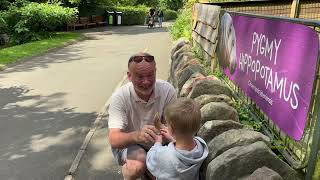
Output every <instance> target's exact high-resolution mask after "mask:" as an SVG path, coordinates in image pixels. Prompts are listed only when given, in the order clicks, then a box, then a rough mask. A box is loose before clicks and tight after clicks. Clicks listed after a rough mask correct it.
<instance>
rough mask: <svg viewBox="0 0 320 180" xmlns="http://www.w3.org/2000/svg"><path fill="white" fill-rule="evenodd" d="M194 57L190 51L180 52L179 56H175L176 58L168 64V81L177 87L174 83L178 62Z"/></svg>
mask: <svg viewBox="0 0 320 180" xmlns="http://www.w3.org/2000/svg"><path fill="white" fill-rule="evenodd" d="M192 59H194V57H193V54H192V53H191V52H185V53H181V55H180V56H178V57H177V59H175V60H173V61H172V62H171V65H170V71H169V79H170V82H171V83H172V84H173V85H174V86H175V87H177V85H176V78H175V75H176V68H177V66H178V65H179V64H180V63H184V62H188V61H190V60H192Z"/></svg>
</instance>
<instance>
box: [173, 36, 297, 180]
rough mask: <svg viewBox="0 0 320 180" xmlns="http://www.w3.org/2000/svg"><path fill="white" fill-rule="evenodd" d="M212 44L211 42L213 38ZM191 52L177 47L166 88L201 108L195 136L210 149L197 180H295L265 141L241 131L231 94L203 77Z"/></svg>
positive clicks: (180, 45)
mask: <svg viewBox="0 0 320 180" xmlns="http://www.w3.org/2000/svg"><path fill="white" fill-rule="evenodd" d="M209 37H212V35H211V36H209ZM200 38H203V39H206V38H205V37H202V36H201V37H200ZM213 39H214V41H215V37H214V38H213ZM206 40H209V41H211V40H212V39H206ZM191 47H192V45H191V43H190V42H188V41H187V40H185V39H180V40H178V41H177V42H175V44H174V46H173V48H172V51H171V62H170V66H171V67H170V72H169V82H171V83H172V84H173V85H174V87H175V88H176V90H177V92H178V94H179V96H180V97H189V98H192V99H194V100H195V101H196V102H198V103H199V105H200V106H201V116H202V118H201V121H202V127H201V128H200V130H199V132H198V136H200V137H202V138H203V139H204V140H205V141H206V142H207V144H208V147H209V155H208V157H207V159H206V160H205V162H204V163H203V165H202V167H201V178H202V179H206V180H220V179H221V180H236V179H242V180H249V179H250V180H253V179H257V180H258V179H259V180H261V179H265V180H266V179H270V180H271V179H275V180H276V179H285V180H293V179H298V178H297V173H296V171H295V170H293V169H292V168H291V167H290V166H289V165H288V164H287V163H285V162H284V161H282V160H281V159H280V158H278V157H277V155H276V154H275V153H274V152H273V151H272V150H271V149H270V139H269V138H268V137H267V136H265V135H263V134H261V133H259V132H255V131H252V130H249V129H245V128H244V126H243V125H242V124H240V123H239V117H238V113H237V111H236V109H235V108H234V101H233V94H232V91H231V90H230V89H229V88H228V87H227V86H226V85H225V84H224V83H223V82H222V81H221V80H219V79H218V78H217V77H215V76H212V75H210V76H208V75H207V74H206V71H205V68H204V66H203V65H202V64H201V63H200V60H199V59H197V58H196V57H195V55H194V54H193V53H192V51H191ZM209 49H210V48H209ZM207 53H208V54H209V53H211V51H210V52H207Z"/></svg>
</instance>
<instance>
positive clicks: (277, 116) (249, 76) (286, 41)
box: [218, 13, 319, 140]
mask: <svg viewBox="0 0 320 180" xmlns="http://www.w3.org/2000/svg"><path fill="white" fill-rule="evenodd" d="M219 33H220V34H219V38H220V39H219V43H218V59H219V64H220V65H221V67H222V68H223V70H224V72H225V74H226V75H227V76H228V77H229V79H230V80H231V81H233V82H234V83H235V84H237V85H238V86H239V87H240V88H241V89H242V90H243V91H244V92H245V93H246V95H247V96H249V97H250V98H251V99H253V100H254V101H255V103H256V104H257V105H258V106H259V107H260V108H261V109H262V110H263V111H264V112H265V113H266V114H267V115H268V116H269V118H270V119H272V121H273V122H274V123H275V124H277V126H278V127H279V128H280V129H282V131H283V132H285V133H286V134H287V135H289V136H290V137H292V138H293V139H295V140H301V138H302V137H303V133H304V128H305V126H306V123H307V119H308V112H309V109H310V103H311V97H312V90H313V83H314V79H315V74H316V67H317V62H318V61H317V60H318V52H319V37H318V34H317V33H316V32H315V31H314V30H313V29H311V28H309V27H307V26H305V25H301V24H295V23H291V22H287V21H280V20H271V19H260V18H254V17H247V16H239V15H230V14H228V13H225V14H224V15H223V16H222V17H221V24H220V29H219Z"/></svg>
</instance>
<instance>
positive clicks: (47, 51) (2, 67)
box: [0, 34, 89, 71]
mask: <svg viewBox="0 0 320 180" xmlns="http://www.w3.org/2000/svg"><path fill="white" fill-rule="evenodd" d="M87 39H89V37H88V36H86V35H85V34H82V37H80V38H79V39H77V40H71V41H69V42H66V43H63V45H62V46H60V47H54V48H50V49H47V50H45V51H43V52H41V53H39V54H36V55H32V56H30V57H25V58H21V59H19V60H17V61H16V62H13V63H10V64H7V65H2V64H0V71H3V70H5V69H7V68H10V67H13V66H16V65H19V64H22V63H24V62H25V61H29V60H31V59H33V58H36V57H39V56H42V55H44V54H46V53H50V52H55V51H57V50H59V49H62V48H65V47H67V46H69V45H72V44H75V43H77V42H81V41H85V40H87Z"/></svg>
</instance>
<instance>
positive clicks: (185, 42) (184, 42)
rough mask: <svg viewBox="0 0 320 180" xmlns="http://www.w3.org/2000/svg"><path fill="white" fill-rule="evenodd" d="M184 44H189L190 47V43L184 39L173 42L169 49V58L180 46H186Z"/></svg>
mask: <svg viewBox="0 0 320 180" xmlns="http://www.w3.org/2000/svg"><path fill="white" fill-rule="evenodd" d="M186 44H189V45H190V42H189V40H188V39H186V38H180V39H178V40H177V41H175V42H174V43H173V46H172V48H171V57H172V55H173V54H174V53H175V52H176V51H177V50H179V49H180V48H181V47H182V46H184V45H186Z"/></svg>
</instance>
